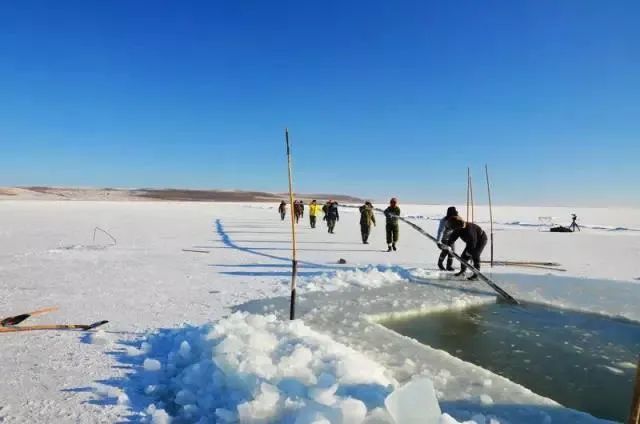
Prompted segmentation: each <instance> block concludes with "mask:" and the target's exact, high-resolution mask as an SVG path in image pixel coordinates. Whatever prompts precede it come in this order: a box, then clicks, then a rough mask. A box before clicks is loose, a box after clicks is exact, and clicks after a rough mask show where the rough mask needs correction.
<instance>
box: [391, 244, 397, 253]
mask: <svg viewBox="0 0 640 424" xmlns="http://www.w3.org/2000/svg"><path fill="white" fill-rule="evenodd" d="M391 248H392V249H393V251H394V252H395V251H396V250H398V249H396V244H395V243H393V244H392V245H391Z"/></svg>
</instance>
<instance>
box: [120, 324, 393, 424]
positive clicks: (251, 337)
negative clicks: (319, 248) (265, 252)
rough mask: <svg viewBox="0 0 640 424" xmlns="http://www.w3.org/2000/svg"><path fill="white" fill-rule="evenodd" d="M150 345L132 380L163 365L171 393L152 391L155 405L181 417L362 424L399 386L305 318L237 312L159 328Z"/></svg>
mask: <svg viewBox="0 0 640 424" xmlns="http://www.w3.org/2000/svg"><path fill="white" fill-rule="evenodd" d="M146 342H147V343H148V344H149V345H150V349H149V351H148V353H147V355H148V357H146V358H145V359H144V361H143V365H144V366H143V370H144V371H143V374H141V376H140V377H139V378H136V379H133V380H132V381H139V383H138V384H145V383H146V381H147V378H148V377H149V376H148V375H146V374H144V373H154V372H156V373H157V372H158V371H159V370H161V375H160V376H159V378H157V381H156V384H157V386H154V387H158V386H162V387H166V390H155V389H153V388H152V389H151V390H146V393H147V394H148V395H149V397H150V402H151V406H153V408H152V409H151V410H152V411H156V413H157V411H161V410H164V411H165V412H167V413H169V414H170V415H171V416H172V417H173V418H175V419H177V420H178V421H179V422H199V420H202V419H204V420H205V421H206V420H212V419H214V418H215V417H217V418H218V419H219V420H221V421H223V422H236V421H239V422H242V423H255V424H258V423H273V422H290V423H293V422H323V420H328V421H327V422H331V423H342V424H359V423H362V422H363V421H364V420H365V419H366V418H367V416H368V415H371V413H373V411H375V410H376V408H379V407H381V406H382V405H383V400H384V399H385V397H386V396H387V395H388V394H389V393H390V392H392V391H393V387H394V385H395V384H396V382H395V380H394V379H393V378H392V377H390V376H389V375H388V373H387V372H386V370H385V369H384V368H382V367H381V366H379V365H378V364H377V363H375V362H373V361H371V360H370V359H368V358H367V357H366V356H364V355H362V354H360V353H358V352H356V351H355V350H353V349H351V348H348V347H346V346H344V345H342V344H340V343H337V342H335V341H334V340H332V339H331V338H329V337H327V336H324V335H322V334H319V333H317V332H315V331H314V330H312V329H310V328H309V327H308V326H306V325H305V324H304V323H303V322H302V321H280V320H278V319H277V318H276V317H275V316H273V315H267V316H262V315H252V314H248V313H240V312H237V313H235V314H233V315H231V316H229V317H228V318H225V319H222V320H220V321H218V322H217V323H216V324H215V325H213V326H204V327H185V328H182V329H178V330H172V331H164V332H158V333H156V334H152V335H150V336H149V337H148V339H147V340H146ZM187 346H188V348H187ZM146 388H147V389H149V386H146ZM131 390H132V391H134V392H139V391H140V390H144V387H139V388H136V387H131ZM151 406H150V407H151ZM154 408H155V409H154ZM147 411H149V408H147ZM376 413H377V412H376ZM152 416H153V414H149V413H148V412H147V413H146V415H145V416H144V417H142V419H143V420H149V419H150V417H152Z"/></svg>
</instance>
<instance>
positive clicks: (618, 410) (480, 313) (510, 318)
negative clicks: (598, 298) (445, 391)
mask: <svg viewBox="0 0 640 424" xmlns="http://www.w3.org/2000/svg"><path fill="white" fill-rule="evenodd" d="M381 324H382V325H384V326H385V327H387V328H389V329H391V330H394V331H396V332H397V333H400V334H402V335H405V336H408V337H411V338H413V339H416V340H418V341H419V342H420V343H422V344H425V345H429V346H431V347H433V348H436V349H442V350H445V351H447V352H449V353H450V354H451V355H454V356H456V357H458V358H460V359H462V360H464V361H467V362H471V363H473V364H476V365H479V366H481V367H483V368H486V369H488V370H491V371H492V372H494V373H496V374H499V375H501V376H503V377H506V378H508V379H510V380H512V381H515V382H516V383H519V384H521V385H523V386H525V387H527V388H528V389H530V390H532V391H534V392H536V393H538V394H540V395H542V396H545V397H548V398H551V399H553V400H555V401H556V402H558V403H560V404H562V405H564V406H567V407H570V408H573V409H577V410H581V411H585V412H588V413H590V414H591V415H594V416H596V417H599V418H605V419H610V420H616V421H624V420H625V419H626V416H627V414H628V412H629V409H630V402H631V393H632V390H633V379H634V375H635V364H636V358H637V355H638V353H640V324H639V323H636V322H632V321H627V320H623V319H617V318H612V317H605V316H602V315H597V314H589V313H582V312H576V311H570V310H566V309H558V308H553V307H549V306H543V305H538V304H524V305H510V304H506V303H495V304H488V305H484V306H477V307H472V308H467V309H463V310H450V311H446V312H438V313H430V314H426V315H420V316H416V317H412V318H406V319H392V320H386V321H383V322H381Z"/></svg>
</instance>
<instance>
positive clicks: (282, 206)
mask: <svg viewBox="0 0 640 424" xmlns="http://www.w3.org/2000/svg"><path fill="white" fill-rule="evenodd" d="M278 213H279V214H280V219H281V220H282V221H284V217H285V216H286V215H287V204H286V203H285V202H284V200H283V201H282V202H280V206H278Z"/></svg>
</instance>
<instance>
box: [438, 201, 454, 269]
mask: <svg viewBox="0 0 640 424" xmlns="http://www.w3.org/2000/svg"><path fill="white" fill-rule="evenodd" d="M454 216H458V211H457V210H456V207H455V206H449V208H448V209H447V215H446V216H445V217H443V218H442V219H441V220H440V225H438V234H437V235H436V240H438V243H442V244H443V245H444V246H449V247H450V248H451V249H442V252H440V257H439V258H438V268H439V269H440V271H444V270H447V271H455V268H453V255H452V254H451V253H452V252H455V246H454V245H453V243H451V242H450V241H449V239H450V237H451V233H452V232H453V228H451V223H450V221H451V218H453V217H454ZM438 246H439V244H438ZM445 259H446V260H447V267H446V268H445V267H444V265H443V262H444V260H445Z"/></svg>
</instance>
